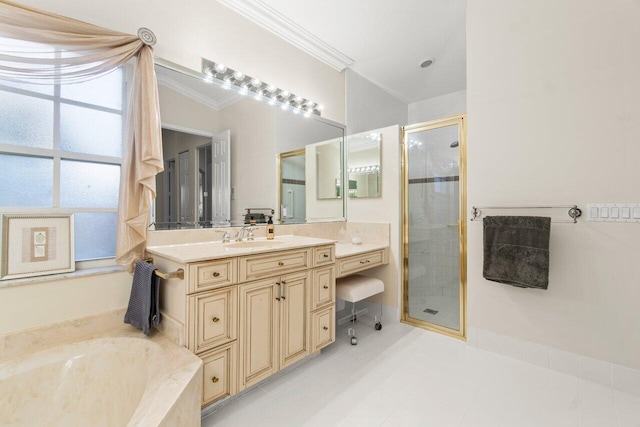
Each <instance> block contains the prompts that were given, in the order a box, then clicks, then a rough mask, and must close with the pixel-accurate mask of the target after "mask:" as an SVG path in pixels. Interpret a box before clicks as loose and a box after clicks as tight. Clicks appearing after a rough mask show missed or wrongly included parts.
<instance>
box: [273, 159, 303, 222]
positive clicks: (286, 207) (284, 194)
mask: <svg viewBox="0 0 640 427" xmlns="http://www.w3.org/2000/svg"><path fill="white" fill-rule="evenodd" d="M278 157H279V159H280V170H279V174H280V191H279V199H280V222H282V223H287V224H291V223H296V224H300V223H304V222H305V219H306V217H307V213H306V178H305V150H304V149H302V150H295V151H289V152H286V153H280V154H279V156H278Z"/></svg>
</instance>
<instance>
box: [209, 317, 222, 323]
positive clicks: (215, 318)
mask: <svg viewBox="0 0 640 427" xmlns="http://www.w3.org/2000/svg"><path fill="white" fill-rule="evenodd" d="M211 321H212V322H213V323H218V322H219V321H220V319H218V318H217V317H214V318H213V319H211Z"/></svg>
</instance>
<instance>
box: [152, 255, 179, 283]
mask: <svg viewBox="0 0 640 427" xmlns="http://www.w3.org/2000/svg"><path fill="white" fill-rule="evenodd" d="M144 261H146V262H148V263H149V264H153V258H145V259H144ZM156 276H158V277H160V278H161V279H175V278H178V279H180V280H184V270H183V269H182V268H179V269H177V270H176V271H172V272H170V273H164V272H162V271H160V270H158V269H156Z"/></svg>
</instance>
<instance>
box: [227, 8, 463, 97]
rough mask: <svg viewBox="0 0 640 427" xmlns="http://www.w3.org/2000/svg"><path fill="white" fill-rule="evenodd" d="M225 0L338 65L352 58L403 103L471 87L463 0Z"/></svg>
mask: <svg viewBox="0 0 640 427" xmlns="http://www.w3.org/2000/svg"><path fill="white" fill-rule="evenodd" d="M220 1H221V3H224V4H226V5H227V6H229V7H231V8H232V9H234V10H235V11H236V12H238V13H241V14H243V15H244V16H246V17H247V18H249V19H251V20H253V21H254V22H256V23H258V24H260V25H262V26H264V27H265V28H267V29H269V30H271V31H273V32H274V33H276V34H277V35H279V36H281V37H283V38H284V39H286V40H287V41H289V42H291V43H292V44H294V45H296V46H298V47H300V48H301V49H303V50H307V52H308V53H310V54H312V55H314V56H316V57H317V58H318V59H321V60H323V61H324V62H326V63H328V64H329V65H331V66H333V67H334V68H338V69H340V68H342V67H344V66H347V65H348V64H349V63H350V62H351V61H349V59H350V58H351V59H352V60H353V63H352V64H351V65H349V68H351V69H353V70H354V71H355V72H357V73H358V74H360V75H362V76H363V77H365V78H367V79H368V80H371V81H372V82H374V83H376V84H377V85H378V86H380V87H382V88H384V89H385V90H386V91H387V92H389V93H391V94H393V95H395V96H396V97H398V98H400V99H402V100H403V101H405V102H409V103H411V102H416V101H420V100H423V99H427V98H431V97H434V96H439V95H443V94H446V93H450V92H455V91H458V90H462V89H465V88H466V60H465V56H466V36H465V21H466V19H465V13H466V0H393V1H391V0H347V1H345V0H302V1H301V0H234V1H230V0H220ZM276 21H277V22H278V24H274V22H276ZM309 46H311V48H310V49H307V47H309ZM314 46H315V47H314ZM318 46H320V48H318ZM336 51H337V52H336ZM327 52H328V54H327ZM332 58H337V60H332ZM426 58H433V59H434V63H433V65H432V66H430V67H429V68H425V69H423V68H420V63H421V62H422V61H423V60H424V59H426ZM336 64H338V65H336Z"/></svg>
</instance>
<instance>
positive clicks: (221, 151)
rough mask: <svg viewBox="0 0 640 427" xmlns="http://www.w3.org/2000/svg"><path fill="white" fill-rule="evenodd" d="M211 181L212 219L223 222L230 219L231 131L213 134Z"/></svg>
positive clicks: (215, 221)
mask: <svg viewBox="0 0 640 427" xmlns="http://www.w3.org/2000/svg"><path fill="white" fill-rule="evenodd" d="M211 152H212V165H213V170H212V173H213V182H212V187H213V188H212V193H213V194H212V197H211V203H212V205H211V208H212V210H213V215H212V221H213V222H214V223H216V224H225V223H227V224H228V223H229V222H230V221H231V131H229V130H225V131H222V132H220V133H217V134H215V135H213V138H212V140H211Z"/></svg>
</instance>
